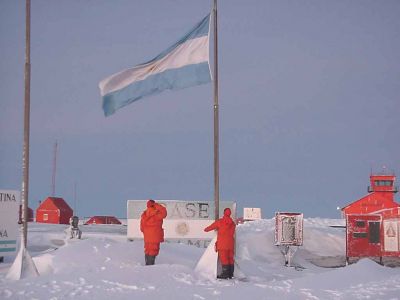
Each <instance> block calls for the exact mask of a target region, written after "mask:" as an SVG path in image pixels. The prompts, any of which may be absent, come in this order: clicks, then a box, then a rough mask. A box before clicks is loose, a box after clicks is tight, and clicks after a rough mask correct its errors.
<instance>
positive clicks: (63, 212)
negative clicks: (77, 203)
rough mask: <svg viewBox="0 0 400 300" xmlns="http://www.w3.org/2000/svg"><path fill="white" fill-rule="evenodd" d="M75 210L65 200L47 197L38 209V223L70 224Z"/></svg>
mask: <svg viewBox="0 0 400 300" xmlns="http://www.w3.org/2000/svg"><path fill="white" fill-rule="evenodd" d="M72 215H73V210H72V209H71V207H70V206H69V205H68V204H67V202H65V200H64V199H63V198H58V197H47V198H46V200H44V201H43V202H42V203H41V204H40V205H39V207H38V208H37V209H36V222H38V223H51V224H69V218H71V217H72Z"/></svg>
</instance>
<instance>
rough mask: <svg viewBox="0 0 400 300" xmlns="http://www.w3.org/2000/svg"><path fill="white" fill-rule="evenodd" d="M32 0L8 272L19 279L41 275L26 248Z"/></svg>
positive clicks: (27, 18)
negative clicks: (18, 233)
mask: <svg viewBox="0 0 400 300" xmlns="http://www.w3.org/2000/svg"><path fill="white" fill-rule="evenodd" d="M30 44H31V1H30V0H26V32H25V105H24V145H23V153H22V188H21V199H22V213H21V214H22V237H21V239H22V240H21V246H20V249H19V252H18V254H17V256H16V258H15V260H14V262H13V264H12V265H11V267H10V269H9V270H8V272H7V275H6V278H7V279H11V280H19V279H24V278H28V277H36V276H39V273H38V271H37V269H36V266H35V263H34V262H33V260H32V257H31V256H30V255H29V252H28V250H27V248H26V246H27V240H28V193H29V123H30V84H31V61H30V56H31V55H30V54H31V53H30Z"/></svg>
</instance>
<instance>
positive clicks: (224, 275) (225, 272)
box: [217, 265, 230, 279]
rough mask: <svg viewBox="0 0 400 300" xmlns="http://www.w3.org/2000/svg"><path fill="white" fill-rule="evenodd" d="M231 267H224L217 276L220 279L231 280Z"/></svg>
mask: <svg viewBox="0 0 400 300" xmlns="http://www.w3.org/2000/svg"><path fill="white" fill-rule="evenodd" d="M229 270H230V268H229V265H222V272H221V274H219V275H217V278H218V279H228V278H229Z"/></svg>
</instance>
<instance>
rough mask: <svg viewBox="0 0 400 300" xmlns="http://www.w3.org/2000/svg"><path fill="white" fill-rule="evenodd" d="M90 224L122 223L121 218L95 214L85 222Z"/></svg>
mask: <svg viewBox="0 0 400 300" xmlns="http://www.w3.org/2000/svg"><path fill="white" fill-rule="evenodd" d="M88 224H118V225H119V224H121V222H120V220H118V219H117V218H116V217H113V216H93V217H91V218H90V219H89V221H87V222H86V223H85V225H88Z"/></svg>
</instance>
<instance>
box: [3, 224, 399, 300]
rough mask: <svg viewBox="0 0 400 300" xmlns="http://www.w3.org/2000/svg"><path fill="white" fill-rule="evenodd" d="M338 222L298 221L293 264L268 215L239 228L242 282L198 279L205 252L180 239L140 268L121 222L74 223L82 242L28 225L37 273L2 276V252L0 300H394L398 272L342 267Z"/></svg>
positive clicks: (58, 228)
mask: <svg viewBox="0 0 400 300" xmlns="http://www.w3.org/2000/svg"><path fill="white" fill-rule="evenodd" d="M340 222H342V221H341V220H329V219H305V222H304V246H303V247H300V249H299V250H298V251H297V253H296V255H295V257H294V259H293V264H294V265H295V266H296V268H289V267H284V266H283V262H284V260H283V256H282V254H281V253H280V252H279V250H278V249H277V248H276V247H275V246H274V226H275V223H274V220H273V219H268V220H259V221H254V222H249V223H245V224H242V225H239V226H238V227H237V249H236V260H237V262H238V264H239V266H240V269H241V270H242V271H243V273H244V274H245V275H246V281H242V280H237V279H236V280H235V279H234V280H216V279H214V278H210V277H209V276H204V275H207V274H202V270H201V269H196V268H195V267H196V265H197V263H198V262H199V260H200V258H201V257H202V255H203V253H204V251H205V249H200V248H196V247H194V246H188V245H183V244H175V243H164V244H162V246H161V252H160V255H159V256H158V257H157V259H156V265H154V266H144V265H143V264H144V254H143V243H142V242H141V241H133V242H128V241H127V240H126V227H124V226H120V225H102V226H96V225H88V226H81V229H82V230H83V235H82V237H83V239H82V240H70V239H68V234H67V232H66V229H67V226H64V225H49V224H30V227H29V243H28V250H29V252H30V253H31V255H32V257H33V260H34V262H35V264H36V267H37V269H38V271H39V273H40V276H39V277H37V278H33V279H24V280H19V281H10V280H7V279H6V277H5V275H6V273H7V271H8V269H9V268H10V266H11V263H12V261H13V258H12V257H7V258H6V260H5V263H3V264H0V299H70V298H74V299H75V298H77V299H109V298H110V297H113V299H243V298H245V297H249V296H251V297H252V298H253V299H357V298H359V299H363V298H364V299H367V298H370V299H398V297H399V296H398V295H399V292H400V272H399V269H396V268H388V267H383V266H380V265H378V264H376V263H375V262H373V261H371V260H368V259H363V260H361V261H359V262H358V263H356V264H353V265H350V266H344V263H343V262H344V253H345V244H344V243H345V236H344V233H345V232H344V229H340V228H332V227H330V225H342V224H341V223H340ZM210 257H214V256H213V255H211V256H210ZM203 259H204V257H203ZM210 259H211V258H210ZM205 260H206V261H205V262H203V263H204V264H205V265H207V263H208V264H209V265H211V264H212V263H213V262H212V261H208V262H207V258H206V259H205Z"/></svg>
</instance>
